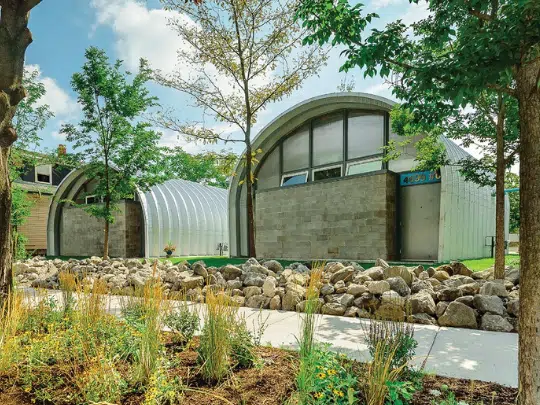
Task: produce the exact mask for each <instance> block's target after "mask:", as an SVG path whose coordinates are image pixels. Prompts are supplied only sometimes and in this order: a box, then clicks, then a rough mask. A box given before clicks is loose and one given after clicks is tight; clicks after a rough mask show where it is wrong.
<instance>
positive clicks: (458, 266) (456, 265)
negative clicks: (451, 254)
mask: <svg viewBox="0 0 540 405" xmlns="http://www.w3.org/2000/svg"><path fill="white" fill-rule="evenodd" d="M450 267H451V268H452V275H456V274H459V275H462V276H468V277H471V276H472V274H473V271H472V270H470V269H469V268H468V267H467V266H465V265H464V264H463V263H461V262H452V263H450Z"/></svg>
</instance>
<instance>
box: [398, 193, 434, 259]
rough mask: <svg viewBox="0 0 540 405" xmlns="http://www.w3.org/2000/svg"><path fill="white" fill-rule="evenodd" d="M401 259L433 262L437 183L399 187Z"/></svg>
mask: <svg viewBox="0 0 540 405" xmlns="http://www.w3.org/2000/svg"><path fill="white" fill-rule="evenodd" d="M400 200H401V201H400V206H401V212H400V225H401V258H402V259H403V260H419V261H424V260H426V261H432V260H433V261H436V260H437V256H438V250H439V214H440V208H441V184H440V183H434V184H421V185H413V186H406V187H401V188H400Z"/></svg>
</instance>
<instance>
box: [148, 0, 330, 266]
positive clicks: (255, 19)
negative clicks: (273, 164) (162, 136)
mask: <svg viewBox="0 0 540 405" xmlns="http://www.w3.org/2000/svg"><path fill="white" fill-rule="evenodd" d="M161 2H162V3H163V5H164V7H165V9H167V10H174V11H177V12H178V13H179V14H180V15H181V16H182V17H179V18H176V19H172V20H171V21H170V24H171V27H172V28H173V29H174V30H175V31H176V32H177V34H178V35H179V37H180V38H181V39H182V40H183V41H184V42H185V43H186V45H188V47H187V48H185V49H181V50H179V51H178V54H179V65H180V66H181V67H180V68H179V69H178V70H177V71H176V72H175V73H173V74H166V73H164V72H156V75H155V77H156V80H157V81H158V82H159V83H161V84H163V85H165V86H168V87H171V88H174V89H177V90H180V91H182V92H184V93H187V94H189V95H190V96H192V97H193V98H194V99H195V103H196V105H197V106H199V107H202V108H203V109H204V111H205V113H210V114H211V115H213V116H214V117H215V119H216V120H217V121H218V122H224V123H227V124H229V125H232V126H235V127H236V128H237V129H239V130H240V133H241V134H240V137H236V138H235V137H232V136H225V135H223V133H220V132H218V131H216V130H213V129H212V128H208V127H207V126H205V125H204V124H201V123H195V124H187V125H186V124H184V123H183V122H180V121H178V120H177V119H175V118H174V117H173V116H171V114H163V115H161V116H159V117H158V119H157V121H158V122H159V123H160V124H161V125H162V126H164V127H166V128H168V129H171V130H174V131H177V132H178V133H181V134H182V135H184V136H186V137H187V138H188V139H191V140H200V141H203V142H209V143H214V142H217V141H220V140H223V141H225V142H242V143H244V144H245V156H244V157H243V161H244V166H245V169H244V170H245V179H244V181H245V184H246V189H247V214H248V220H247V223H248V235H249V237H248V246H249V255H250V256H255V255H256V252H255V235H254V215H253V182H254V180H255V179H254V176H253V166H254V163H255V160H254V159H255V156H256V155H257V151H253V150H252V147H251V137H252V133H251V132H252V127H253V124H255V122H256V120H257V116H258V114H259V113H260V112H261V111H262V110H264V109H265V108H266V106H267V105H268V104H269V103H271V102H274V101H276V100H280V99H281V98H283V97H285V96H287V95H289V94H290V93H292V92H293V90H295V89H297V88H299V87H300V85H301V84H302V82H303V81H304V80H305V79H306V78H307V77H309V76H311V75H313V74H315V73H316V72H317V71H318V69H319V67H320V66H321V64H323V63H324V62H325V60H326V54H325V52H324V51H321V49H320V48H318V47H309V48H307V49H304V50H299V49H298V48H300V45H301V42H302V39H303V37H304V36H305V35H306V31H305V30H304V29H302V28H301V27H300V25H299V24H298V23H297V22H296V21H295V20H294V11H295V9H296V8H297V6H298V4H299V3H298V1H297V0H278V1H275V0H262V1H261V0H224V1H207V2H206V1H205V2H202V3H201V4H199V5H195V4H193V3H190V2H185V1H183V0H161ZM186 18H187V19H189V21H188V22H186ZM190 72H191V74H190Z"/></svg>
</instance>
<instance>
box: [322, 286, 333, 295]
mask: <svg viewBox="0 0 540 405" xmlns="http://www.w3.org/2000/svg"><path fill="white" fill-rule="evenodd" d="M334 291H335V289H334V286H333V285H332V284H325V285H323V286H322V287H321V291H320V293H321V295H329V294H333V293H334Z"/></svg>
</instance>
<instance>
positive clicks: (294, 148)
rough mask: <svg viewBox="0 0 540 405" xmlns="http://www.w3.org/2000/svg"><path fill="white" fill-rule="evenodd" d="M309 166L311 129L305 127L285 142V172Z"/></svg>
mask: <svg viewBox="0 0 540 405" xmlns="http://www.w3.org/2000/svg"><path fill="white" fill-rule="evenodd" d="M308 166H309V128H308V127H304V128H302V129H300V130H299V131H298V132H297V133H295V134H294V135H292V136H290V137H289V138H287V139H285V141H283V171H284V172H290V171H293V170H299V169H305V168H307V167H308Z"/></svg>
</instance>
